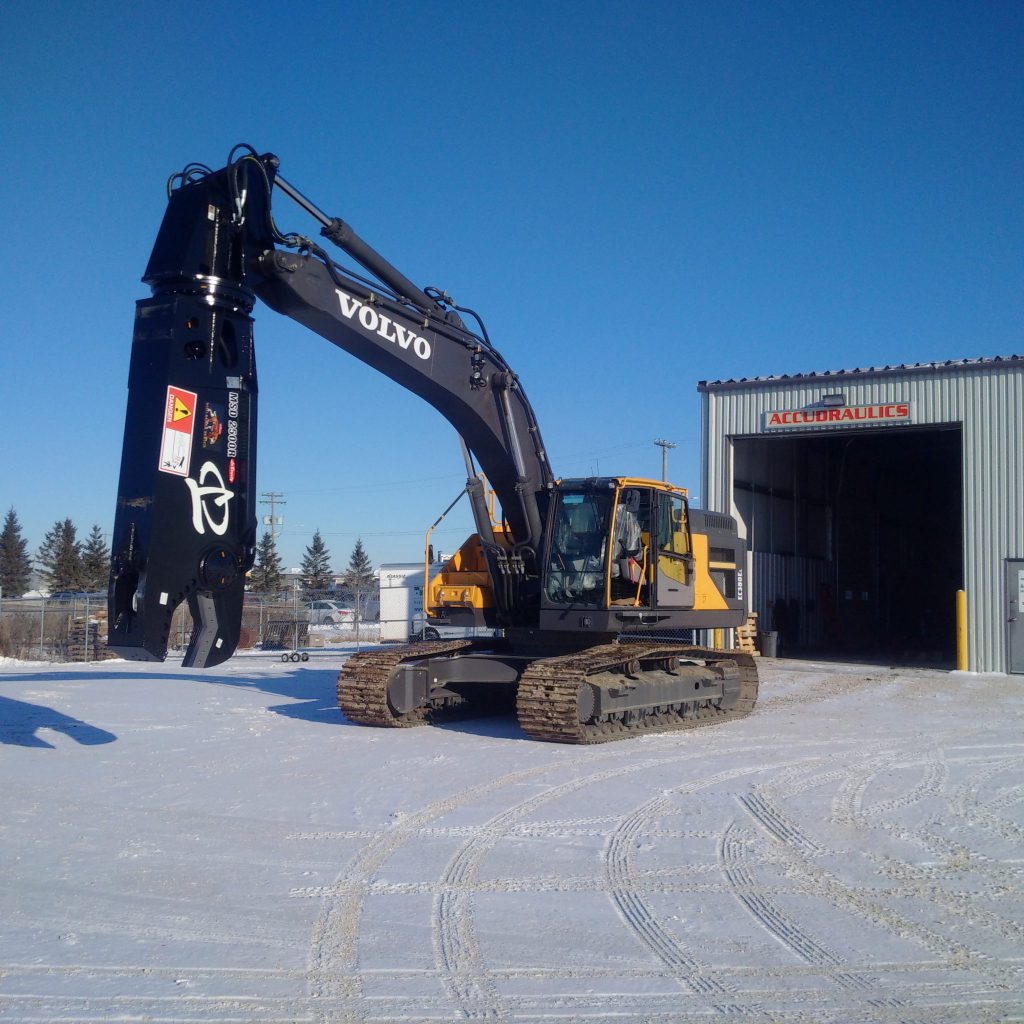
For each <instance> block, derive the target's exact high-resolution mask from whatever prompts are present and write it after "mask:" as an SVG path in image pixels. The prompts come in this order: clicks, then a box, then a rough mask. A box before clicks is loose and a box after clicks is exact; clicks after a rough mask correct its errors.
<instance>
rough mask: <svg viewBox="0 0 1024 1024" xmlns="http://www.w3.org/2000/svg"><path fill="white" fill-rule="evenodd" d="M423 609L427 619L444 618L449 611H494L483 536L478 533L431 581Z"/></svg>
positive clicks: (425, 592)
mask: <svg viewBox="0 0 1024 1024" xmlns="http://www.w3.org/2000/svg"><path fill="white" fill-rule="evenodd" d="M424 596H425V600H424V602H423V610H424V611H425V612H426V614H427V617H428V618H430V617H431V616H443V615H444V613H445V609H446V608H479V609H484V608H493V607H494V589H493V587H492V586H491V574H490V573H489V572H488V571H487V562H486V560H485V559H484V549H483V547H482V545H481V544H480V535H479V534H477V533H474V534H473V535H472V536H471V537H470V538H469V539H468V540H467V541H466V542H465V543H464V544H463V545H462V547H461V548H459V550H458V551H456V552H455V554H454V555H452V557H451V558H449V559H448V561H447V562H445V564H444V565H443V566H442V568H441V571H440V572H439V573H438V574H437V575H436V576H435V577H434V578H433V579H432V580H428V581H427V584H426V587H425V588H424Z"/></svg>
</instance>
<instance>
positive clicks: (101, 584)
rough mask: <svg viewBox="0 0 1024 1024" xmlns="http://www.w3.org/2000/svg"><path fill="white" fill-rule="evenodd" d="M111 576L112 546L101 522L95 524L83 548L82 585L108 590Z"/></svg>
mask: <svg viewBox="0 0 1024 1024" xmlns="http://www.w3.org/2000/svg"><path fill="white" fill-rule="evenodd" d="M109 578H110V548H108V547H107V542H106V541H105V540H104V539H103V532H102V531H101V530H100V528H99V524H94V525H93V528H92V533H90V534H89V539H88V540H87V541H86V542H85V545H84V547H83V548H82V586H83V587H84V588H85V589H86V590H106V589H107V582H108V580H109Z"/></svg>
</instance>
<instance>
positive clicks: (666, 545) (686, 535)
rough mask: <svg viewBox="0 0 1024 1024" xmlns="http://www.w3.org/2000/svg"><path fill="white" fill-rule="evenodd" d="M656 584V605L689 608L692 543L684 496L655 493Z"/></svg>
mask: <svg viewBox="0 0 1024 1024" xmlns="http://www.w3.org/2000/svg"><path fill="white" fill-rule="evenodd" d="M656 551H657V584H656V591H655V592H656V594H657V602H658V607H659V608H692V607H693V603H694V568H693V545H692V541H691V537H690V517H689V514H688V509H687V506H686V500H685V499H684V498H683V497H682V495H680V494H672V493H670V492H669V493H665V492H662V493H660V494H659V495H658V532H657V545H656Z"/></svg>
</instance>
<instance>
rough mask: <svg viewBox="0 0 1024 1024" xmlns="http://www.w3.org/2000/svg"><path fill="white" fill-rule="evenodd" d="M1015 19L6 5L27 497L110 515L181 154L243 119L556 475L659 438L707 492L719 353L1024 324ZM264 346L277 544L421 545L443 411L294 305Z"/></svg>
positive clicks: (966, 9) (441, 483)
mask: <svg viewBox="0 0 1024 1024" xmlns="http://www.w3.org/2000/svg"><path fill="white" fill-rule="evenodd" d="M1022 43H1024V6H1022V5H1021V4H1019V3H1002V2H991V3H962V4H950V3H941V2H930V3H866V2H860V3H844V4H839V3H809V2H808V3H786V2H780V3H731V2H723V3H630V4H613V3H562V4H550V3H547V4H542V3H530V2H527V3H518V4H514V5H513V4H504V5H499V4H496V3H495V4H488V3H456V2H452V3H429V2H422V0H421V2H417V3H385V2H382V3H375V4H349V3H336V4H319V5H314V4H288V5H286V4H281V3H269V2H254V3H247V4H245V5H239V4H222V3H212V4H207V5H205V6H203V7H202V8H200V7H198V6H196V7H195V8H192V9H189V8H187V7H186V8H183V7H182V6H181V5H170V4H163V3H161V4H155V3H146V2H142V3H134V4H130V5H129V4H111V3H88V2H76V3H61V2H56V3H50V4H47V5H42V4H32V3H26V2H20V0H14V2H10V3H7V4H4V5H3V7H2V8H0V139H2V140H3V149H4V154H5V157H6V159H5V168H4V172H3V174H2V176H0V201H2V208H3V211H4V218H5V221H6V226H7V230H6V232H5V235H6V244H5V245H4V247H3V255H2V256H0V267H2V271H3V272H2V274H0V309H2V313H3V315H2V318H0V332H2V346H0V351H2V353H3V356H2V358H3V373H2V375H0V396H2V406H3V410H4V413H5V415H4V423H5V426H6V429H5V431H4V441H3V446H2V454H0V506H2V509H0V511H3V510H6V509H7V508H9V507H11V506H13V507H14V508H15V509H16V511H17V512H18V515H19V517H20V519H21V522H22V525H23V527H24V531H25V535H26V537H27V539H28V541H29V544H30V546H31V548H32V549H33V551H34V550H35V548H36V547H37V546H38V544H39V542H40V541H41V539H42V536H43V533H44V532H45V530H46V529H47V528H48V527H49V526H50V525H51V524H52V523H53V522H54V520H56V519H63V518H65V517H71V518H72V519H73V520H74V521H75V522H76V524H77V525H78V526H79V530H80V532H81V533H83V534H85V533H88V530H89V528H90V527H91V525H92V524H93V523H99V524H100V526H101V528H102V529H103V530H104V531H107V532H109V530H110V527H111V525H112V522H113V512H114V499H115V497H116V491H117V472H118V466H119V457H120V446H121V436H122V429H123V417H124V402H125V394H126V391H125V385H126V380H127V372H128V354H129V348H130V342H131V332H132V322H133V318H134V302H135V300H136V299H139V298H143V297H145V295H146V294H147V289H146V288H145V286H144V285H142V284H141V282H140V280H139V278H140V277H141V274H142V272H143V269H144V267H145V264H146V261H147V259H148V256H149V251H150V249H151V247H152V244H153V240H154V238H155V234H156V230H157V227H158V225H159V222H160V218H161V216H162V212H163V207H164V203H165V192H164V188H165V182H166V179H167V177H168V175H169V174H170V173H171V172H172V171H175V170H179V169H180V168H181V167H183V166H184V165H185V164H187V163H189V162H190V161H201V162H204V163H207V164H210V165H211V166H216V167H219V166H222V164H223V162H224V160H225V158H226V156H227V154H228V151H229V149H230V148H231V147H232V145H234V144H235V143H236V142H249V143H251V144H252V145H254V146H255V147H256V148H257V149H259V150H261V151H265V150H271V151H273V152H276V153H277V154H278V155H279V156H280V158H281V161H282V174H284V176H285V177H286V178H288V179H289V180H290V181H291V182H292V183H293V184H295V185H297V186H298V187H299V188H301V189H302V190H303V191H304V192H305V193H306V194H307V195H308V196H309V197H310V198H312V199H313V200H314V201H315V202H316V203H317V204H318V205H319V206H320V207H321V208H322V209H324V210H326V211H327V212H329V213H331V214H334V215H337V216H341V217H343V218H344V219H345V220H347V221H349V222H350V223H351V224H352V225H353V226H354V227H355V228H356V230H357V231H359V232H360V234H362V235H363V237H364V238H366V239H367V240H368V241H369V242H370V243H371V244H373V245H374V246H375V247H376V248H377V249H378V250H379V251H381V252H382V253H383V254H384V255H385V256H386V257H387V258H388V259H389V260H390V261H391V262H392V263H394V264H395V265H396V266H398V267H399V269H401V270H402V271H403V272H404V273H405V274H406V275H407V276H409V277H411V278H412V279H413V280H414V281H416V282H417V283H419V284H421V285H436V286H438V287H442V288H445V289H447V290H448V291H449V292H450V293H451V294H452V295H453V296H454V297H455V298H456V299H457V300H458V301H459V303H460V304H463V305H468V306H471V307H473V308H474V309H476V310H478V311H479V312H480V313H481V314H482V315H483V316H484V318H485V321H486V323H487V326H488V329H489V331H490V334H491V337H492V339H493V340H494V342H495V344H496V345H497V346H498V348H499V349H500V350H501V352H502V353H503V354H504V355H505V357H506V358H507V359H508V361H509V362H510V363H511V364H512V366H513V367H514V368H515V369H516V371H517V372H518V373H519V374H520V377H521V379H522V382H523V384H524V387H525V389H526V391H527V393H528V395H529V396H530V399H531V401H532V403H533V405H534V408H535V409H536V411H537V414H538V417H539V419H540V424H541V428H542V430H543V432H544V436H545V441H546V443H547V447H548V450H549V452H550V454H551V459H552V464H553V466H554V468H555V471H556V472H557V473H558V474H560V475H564V476H574V475H582V474H591V473H605V474H612V473H631V474H634V475H650V476H659V475H660V472H661V452H660V449H658V448H657V447H655V445H654V444H653V440H654V439H655V438H657V437H664V438H668V439H670V440H672V441H674V442H676V443H677V445H678V447H677V448H676V449H674V450H673V451H672V452H671V453H670V456H669V476H670V478H671V479H673V480H674V481H675V482H677V483H681V484H689V485H690V486H691V489H692V490H693V491H697V490H699V488H698V486H697V483H698V469H699V442H700V425H699V424H700V420H699V411H700V403H699V396H698V395H697V392H696V383H697V382H698V381H699V380H705V379H707V380H715V379H723V378H729V377H739V376H748V377H749V376H757V375H767V374H781V373H794V372H805V371H809V370H822V369H838V368H844V367H853V366H867V365H884V364H890V363H903V362H921V361H931V360H945V359H958V358H963V357H976V356H988V355H997V354H1008V353H1013V352H1016V353H1020V352H1022V351H1024V345H1022V343H1021V324H1022V319H1024V318H1022V312H1024V309H1022V299H1021V296H1022V290H1021V285H1022V280H1021V277H1022V274H1021V271H1022V265H1021V242H1022V239H1024V231H1022V228H1024V215H1022V210H1024V204H1022V198H1024V195H1022V186H1021V182H1022V181H1024V159H1022V155H1024V154H1022V149H1024V143H1022V140H1024V131H1022V129H1024V124H1022V121H1024V85H1022V75H1021V67H1022V66H1024V45H1022ZM289 207H290V204H286V203H284V202H282V203H281V208H282V209H283V210H285V211H286V212H285V213H283V214H282V215H281V219H282V221H283V223H282V227H283V228H285V229H300V230H306V231H308V230H309V229H310V225H309V223H308V222H303V221H302V218H301V217H300V216H299V215H298V213H297V211H296V214H295V215H293V214H292V212H291V210H290V209H289ZM256 343H257V353H258V361H259V372H260V464H259V469H258V483H259V489H260V490H261V491H278V492H283V493H284V494H285V497H286V500H287V504H286V505H285V506H284V508H283V509H282V510H281V511H282V512H283V514H284V517H285V526H284V532H283V534H282V535H281V537H280V539H279V547H280V549H281V551H282V554H283V555H284V558H285V561H286V562H287V563H288V564H297V563H298V560H299V559H300V558H301V555H302V552H303V550H304V548H305V546H306V545H307V544H308V543H309V541H310V538H311V537H312V533H313V531H314V530H315V529H317V528H319V529H320V530H321V531H322V533H323V535H324V537H325V539H326V541H327V544H328V546H329V548H330V549H331V551H332V554H333V556H334V563H335V567H336V568H342V567H343V566H344V565H345V563H347V560H348V555H349V553H350V551H351V549H352V545H353V543H354V541H355V538H356V537H357V536H362V538H363V540H364V544H365V546H366V548H367V551H368V553H369V554H370V556H371V558H372V560H373V561H374V563H375V564H377V563H380V562H388V561H402V560H407V559H415V558H418V557H419V556H420V553H421V552H422V537H423V533H424V531H425V529H426V527H427V526H428V525H429V524H430V523H431V522H432V521H433V519H434V518H435V516H436V515H437V514H438V513H439V512H440V511H441V510H442V509H443V508H444V507H445V506H446V505H447V504H448V502H449V501H450V500H451V498H453V497H454V496H455V494H456V493H458V491H459V488H460V487H461V486H462V484H463V481H464V472H463V468H462V461H461V456H460V454H459V448H458V444H457V441H456V438H455V435H454V433H453V431H452V430H451V428H450V427H449V426H448V424H447V423H446V422H444V421H443V420H442V419H441V418H440V417H439V416H438V415H437V414H436V413H435V412H434V411H433V410H432V409H431V408H429V407H428V406H427V405H425V404H424V403H422V402H420V401H419V400H417V399H415V398H414V397H412V396H410V395H408V394H407V393H405V392H403V391H402V390H401V389H400V388H398V387H397V386H396V385H394V384H393V383H392V382H391V381H389V380H387V379H386V378H384V377H382V376H380V375H379V374H376V373H375V372H374V371H371V370H369V369H367V368H366V367H364V366H362V365H361V364H359V363H358V362H356V361H355V360H354V359H352V358H351V357H350V356H347V355H346V354H344V353H341V352H339V351H337V350H336V349H334V348H333V346H331V345H329V344H327V343H326V342H324V341H323V340H322V339H320V338H319V337H317V336H315V335H312V334H309V333H308V332H305V331H303V330H302V329H301V328H299V327H297V326H296V325H294V324H292V323H291V322H290V321H287V320H286V319H284V318H282V317H279V316H277V314H274V313H271V312H270V311H269V310H266V309H258V310H257V313H256ZM460 508H461V509H462V511H460V512H459V513H457V514H456V513H453V515H452V517H450V520H449V521H448V524H446V526H445V531H444V532H442V533H441V534H440V535H439V537H438V540H439V542H440V544H441V545H442V546H445V547H448V548H454V547H456V546H457V545H458V543H459V542H460V541H461V540H462V539H463V537H464V536H465V535H466V534H467V533H468V532H470V528H469V517H468V512H467V511H465V510H464V506H460Z"/></svg>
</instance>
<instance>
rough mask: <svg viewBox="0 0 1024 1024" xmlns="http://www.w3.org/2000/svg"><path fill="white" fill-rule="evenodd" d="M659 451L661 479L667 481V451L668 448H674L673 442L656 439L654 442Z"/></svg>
mask: <svg viewBox="0 0 1024 1024" xmlns="http://www.w3.org/2000/svg"><path fill="white" fill-rule="evenodd" d="M654 443H655V444H656V445H657V446H658V447H659V448H660V449H661V479H662V480H665V481H667V480H668V450H669V448H675V446H676V445H675V442H674V441H666V440H664V438H660V437H659V438H658V439H657V440H656V441H655V442H654Z"/></svg>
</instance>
